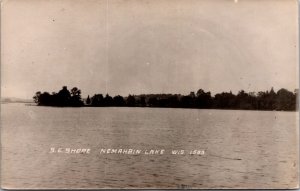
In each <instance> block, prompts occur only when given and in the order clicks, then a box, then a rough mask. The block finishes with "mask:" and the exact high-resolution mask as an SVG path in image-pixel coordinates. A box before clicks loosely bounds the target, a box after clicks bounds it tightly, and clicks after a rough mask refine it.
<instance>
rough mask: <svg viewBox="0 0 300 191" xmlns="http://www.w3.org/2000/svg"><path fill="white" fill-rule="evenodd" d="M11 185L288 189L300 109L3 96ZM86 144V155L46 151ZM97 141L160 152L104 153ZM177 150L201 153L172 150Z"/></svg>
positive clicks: (5, 175)
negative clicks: (79, 102) (42, 101)
mask: <svg viewBox="0 0 300 191" xmlns="http://www.w3.org/2000/svg"><path fill="white" fill-rule="evenodd" d="M1 123H2V129H1V139H2V140H1V141H2V147H3V150H2V172H1V175H2V185H3V186H4V187H6V188H291V187H295V186H297V184H296V182H297V180H298V174H297V169H298V162H297V161H298V147H297V146H298V128H297V113H296V112H277V111H241V110H199V109H168V108H114V107H111V108H90V107H83V108H57V107H37V106H25V105H24V104H2V105H1ZM52 147H54V148H90V149H91V153H90V154H66V153H49V151H50V148H52ZM101 148H128V149H129V148H132V149H141V150H143V151H144V150H150V149H163V150H165V153H164V154H162V155H144V154H140V155H126V154H99V151H100V149H101ZM174 149H182V150H185V151H189V150H194V149H199V150H205V154H204V155H189V154H184V155H172V154H171V151H172V150H174Z"/></svg>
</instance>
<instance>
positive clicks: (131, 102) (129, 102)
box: [126, 95, 135, 107]
mask: <svg viewBox="0 0 300 191" xmlns="http://www.w3.org/2000/svg"><path fill="white" fill-rule="evenodd" d="M126 105H127V106H129V107H134V106H135V98H134V96H132V95H129V96H128V97H127V100H126Z"/></svg>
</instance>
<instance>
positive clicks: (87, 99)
mask: <svg viewBox="0 0 300 191" xmlns="http://www.w3.org/2000/svg"><path fill="white" fill-rule="evenodd" d="M85 103H86V104H87V105H90V104H91V99H90V95H88V97H87V98H86V101H85Z"/></svg>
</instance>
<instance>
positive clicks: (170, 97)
mask: <svg viewBox="0 0 300 191" xmlns="http://www.w3.org/2000/svg"><path fill="white" fill-rule="evenodd" d="M297 98H298V89H296V90H295V91H294V92H290V91H288V90H286V89H283V88H282V89H280V90H278V91H277V92H275V91H274V89H273V88H271V90H270V91H265V92H264V91H260V92H258V93H255V92H249V93H247V92H245V91H244V90H241V91H239V92H238V93H237V95H235V94H233V93H232V92H231V91H230V92H222V93H218V94H216V95H215V96H214V97H213V96H212V95H211V93H210V92H205V91H204V90H203V89H199V90H198V91H197V92H196V94H195V92H191V93H190V94H189V95H180V94H142V95H130V94H129V95H128V97H127V98H123V97H122V96H120V95H117V96H115V97H113V98H112V97H111V96H110V95H109V94H106V96H105V97H103V95H102V94H95V95H94V96H93V97H91V98H90V96H88V97H87V99H86V102H85V104H86V105H87V106H91V107H109V106H117V107H122V106H127V107H169V108H200V109H202V108H203V109H243V110H283V111H295V110H296V109H298V107H297V104H296V103H297ZM33 100H34V102H35V103H37V105H40V106H60V107H67V106H68V107H79V106H84V103H83V101H82V99H81V90H79V89H78V88H77V87H74V88H72V89H71V91H69V90H68V89H67V86H63V88H62V89H61V90H60V91H59V92H58V93H56V92H52V94H49V93H48V92H44V93H41V92H40V91H38V92H36V93H35V95H34V96H33Z"/></svg>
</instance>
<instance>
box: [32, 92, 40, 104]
mask: <svg viewBox="0 0 300 191" xmlns="http://www.w3.org/2000/svg"><path fill="white" fill-rule="evenodd" d="M41 94H42V93H41V92H40V91H38V92H36V93H35V96H33V100H34V102H35V103H37V104H39V103H40V96H41Z"/></svg>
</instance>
